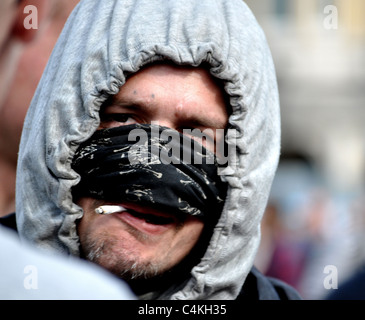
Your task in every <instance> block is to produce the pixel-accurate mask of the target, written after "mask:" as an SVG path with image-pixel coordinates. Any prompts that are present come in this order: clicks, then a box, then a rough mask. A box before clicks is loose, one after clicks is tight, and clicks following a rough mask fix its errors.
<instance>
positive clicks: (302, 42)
mask: <svg viewBox="0 0 365 320" xmlns="http://www.w3.org/2000/svg"><path fill="white" fill-rule="evenodd" d="M37 1H42V0H34V3H35V4H36V2H37ZM77 2H78V0H47V9H46V10H45V12H42V20H43V23H42V27H41V28H40V29H39V30H37V32H38V35H37V38H36V40H35V41H33V42H32V43H30V44H29V45H27V46H26V47H25V48H23V49H22V51H21V52H19V55H21V59H20V62H19V64H18V67H17V72H16V75H15V77H14V79H13V82H12V83H9V87H8V88H6V90H7V91H8V97H7V98H6V101H0V181H3V182H4V181H6V183H5V184H4V183H0V215H5V214H7V213H9V212H12V211H14V209H15V206H14V193H13V191H12V190H13V189H14V182H13V181H15V166H16V154H17V147H18V143H19V138H20V133H21V128H22V122H23V120H24V115H25V112H26V110H27V107H28V105H29V103H30V100H31V98H32V96H33V93H34V90H35V89H36V86H37V83H38V81H39V79H40V77H41V74H42V72H43V69H44V67H45V65H46V62H47V60H48V58H49V55H50V53H51V50H52V48H53V46H54V44H55V42H56V40H57V37H58V35H59V33H60V32H61V30H62V27H63V25H64V23H65V21H66V18H67V17H68V15H69V13H70V12H71V10H72V9H73V7H74V6H75V4H76V3H77ZM246 3H247V4H248V6H249V7H250V8H251V10H252V11H253V12H254V14H255V16H256V18H257V20H258V21H259V23H260V24H261V26H262V28H263V29H264V31H265V33H266V36H267V39H268V42H269V45H270V47H271V50H272V53H273V58H274V62H275V65H276V69H277V77H278V83H279V91H280V97H281V116H282V156H281V160H280V165H279V168H278V172H277V175H276V178H275V181H274V184H273V188H272V193H271V196H270V199H269V205H268V208H267V212H266V213H265V216H264V220H263V225H262V243H261V247H260V249H259V253H258V256H257V259H256V265H257V267H258V268H259V269H260V270H261V271H262V272H264V273H265V274H267V275H272V276H275V277H278V278H281V279H283V280H285V281H286V282H288V283H290V284H291V285H293V286H294V287H295V288H296V289H297V290H298V291H299V292H300V293H301V295H302V296H303V298H305V299H324V298H326V297H327V296H328V294H330V292H329V291H331V290H328V289H326V288H325V286H324V278H325V277H326V276H327V274H326V273H325V272H324V270H325V269H324V268H325V267H326V266H328V265H331V266H335V267H336V269H337V270H338V285H339V286H340V285H341V283H343V282H344V281H346V279H348V278H349V277H350V276H351V275H352V274H354V273H355V272H356V271H357V270H358V269H359V268H361V267H362V265H363V264H365V241H364V240H365V239H364V238H365V126H364V123H365V54H364V53H365V1H364V0H247V1H246Z"/></svg>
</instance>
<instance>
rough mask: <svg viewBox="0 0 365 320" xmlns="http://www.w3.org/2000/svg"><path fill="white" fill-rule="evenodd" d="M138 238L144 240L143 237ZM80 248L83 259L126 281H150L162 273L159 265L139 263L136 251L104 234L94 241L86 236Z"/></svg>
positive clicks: (145, 262) (146, 262) (120, 240)
mask: <svg viewBox="0 0 365 320" xmlns="http://www.w3.org/2000/svg"><path fill="white" fill-rule="evenodd" d="M139 236H140V237H143V238H145V237H144V235H141V234H140V235H139ZM144 240H146V239H144ZM81 248H82V250H81V251H82V255H83V257H84V258H85V259H87V260H89V261H91V262H94V263H96V264H98V265H100V266H101V267H103V268H105V269H107V270H109V271H110V272H111V273H113V274H114V275H116V276H117V277H119V278H121V279H123V280H126V281H129V280H137V279H150V278H153V277H156V276H158V275H160V274H162V273H163V268H162V267H161V265H160V264H159V263H155V262H151V261H141V259H140V258H139V253H138V251H137V250H133V249H132V248H130V247H126V246H124V245H123V240H122V239H117V238H115V237H113V236H112V235H110V234H106V233H105V232H103V233H102V234H100V235H99V236H98V237H97V238H96V239H95V238H93V237H90V236H89V235H87V236H86V237H85V239H84V241H83V242H82V244H81Z"/></svg>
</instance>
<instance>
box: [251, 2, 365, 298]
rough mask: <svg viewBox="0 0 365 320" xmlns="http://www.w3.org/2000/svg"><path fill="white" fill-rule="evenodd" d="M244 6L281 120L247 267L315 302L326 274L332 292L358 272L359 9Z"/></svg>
mask: <svg viewBox="0 0 365 320" xmlns="http://www.w3.org/2000/svg"><path fill="white" fill-rule="evenodd" d="M246 3H247V4H248V5H249V7H250V8H251V10H252V11H253V12H254V14H255V16H256V18H257V20H258V21H259V23H260V24H261V26H262V27H263V29H264V31H265V33H266V36H267V39H268V42H269V44H270V47H271V50H272V53H273V58H274V62H275V65H276V69H277V77H278V83H279V91H280V99H281V116H282V156H281V161H280V165H279V169H278V172H277V175H276V178H275V181H274V184H273V187H272V192H271V197H270V200H269V206H268V209H267V212H266V214H265V217H264V221H263V226H262V234H263V240H262V244H261V248H260V251H259V255H258V257H257V260H256V264H257V266H258V268H259V269H260V270H261V271H263V272H265V273H267V274H268V275H273V276H276V277H279V278H281V279H283V280H285V281H287V282H288V283H290V284H292V285H293V286H294V287H296V288H297V289H298V291H299V292H300V293H301V294H302V296H303V297H304V298H306V299H324V298H326V297H327V296H328V295H330V294H331V291H332V290H334V289H326V288H325V286H324V280H325V277H326V276H328V274H327V273H325V267H326V266H334V267H335V268H336V270H337V271H338V272H337V276H338V279H337V281H338V287H340V286H341V284H342V283H344V282H345V281H346V280H347V279H349V278H350V277H351V276H352V275H353V274H354V273H355V272H357V271H358V270H359V269H361V268H362V266H363V264H364V262H365V241H364V240H365V197H364V196H365V193H364V191H365V190H364V189H365V1H363V0H332V1H331V0H305V1H303V0H247V1H246ZM334 276H335V275H334Z"/></svg>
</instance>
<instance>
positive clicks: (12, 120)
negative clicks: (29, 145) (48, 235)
mask: <svg viewBox="0 0 365 320" xmlns="http://www.w3.org/2000/svg"><path fill="white" fill-rule="evenodd" d="M5 3H6V1H5V2H4V5H5ZM77 3H78V0H66V1H64V0H61V1H60V0H48V1H43V2H42V5H41V6H39V0H34V1H27V2H25V1H23V3H22V6H21V7H19V8H20V9H19V10H20V12H19V13H18V14H19V15H21V16H22V19H19V24H18V25H14V27H13V28H12V30H11V33H12V35H11V38H10V39H9V41H11V42H13V45H12V46H8V48H9V49H8V54H7V55H8V58H7V59H6V60H5V59H3V63H5V61H6V64H7V65H9V64H10V65H12V66H11V67H7V70H10V74H9V75H8V76H7V80H6V83H5V84H3V85H2V87H1V89H0V90H2V94H1V100H0V216H3V215H6V214H8V213H9V212H13V211H15V175H16V163H17V157H18V148H19V143H20V135H21V131H22V128H23V122H24V118H25V114H26V112H27V110H28V106H29V105H30V102H31V99H32V97H33V94H34V92H35V89H36V87H37V85H38V82H39V80H40V78H41V76H42V73H43V70H44V68H45V66H46V64H47V61H48V58H49V56H50V54H51V52H52V49H53V46H54V45H55V43H56V41H57V38H58V36H59V34H60V33H61V31H62V28H63V26H64V24H65V22H66V20H67V17H68V16H69V14H70V13H71V11H72V9H73V8H74V7H75V5H76V4H77ZM28 5H35V8H36V9H37V11H34V8H33V9H32V11H31V12H30V11H28V13H23V11H21V9H22V8H24V7H25V6H28ZM30 15H32V16H33V17H35V16H37V19H32V20H31V22H32V27H34V28H36V27H38V29H32V28H31V29H25V27H24V26H23V21H24V20H25V19H26V18H27V17H28V16H30ZM0 23H5V20H3V21H2V22H0ZM4 34H5V33H4ZM4 68H5V66H4ZM4 72H5V71H4ZM2 73H3V72H2ZM3 76H4V75H3Z"/></svg>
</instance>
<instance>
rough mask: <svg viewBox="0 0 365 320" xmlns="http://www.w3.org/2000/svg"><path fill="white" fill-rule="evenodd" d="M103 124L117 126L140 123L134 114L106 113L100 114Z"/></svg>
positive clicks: (104, 125)
mask: <svg viewBox="0 0 365 320" xmlns="http://www.w3.org/2000/svg"><path fill="white" fill-rule="evenodd" d="M100 121H101V126H103V127H115V126H121V125H129V124H134V123H138V121H137V120H136V119H135V117H134V116H133V115H132V114H128V113H106V114H101V115H100Z"/></svg>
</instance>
